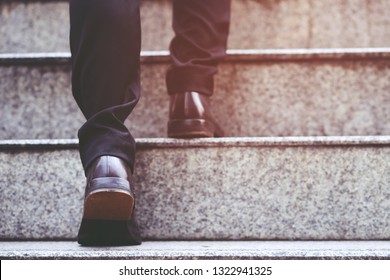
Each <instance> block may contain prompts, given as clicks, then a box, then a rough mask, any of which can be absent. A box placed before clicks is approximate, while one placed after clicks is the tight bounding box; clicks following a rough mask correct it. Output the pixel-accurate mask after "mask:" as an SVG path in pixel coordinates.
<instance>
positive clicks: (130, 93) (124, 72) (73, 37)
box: [70, 0, 141, 170]
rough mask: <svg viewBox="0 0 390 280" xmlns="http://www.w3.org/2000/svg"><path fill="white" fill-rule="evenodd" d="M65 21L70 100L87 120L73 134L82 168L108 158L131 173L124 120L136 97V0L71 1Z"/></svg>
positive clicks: (130, 148)
mask: <svg viewBox="0 0 390 280" xmlns="http://www.w3.org/2000/svg"><path fill="white" fill-rule="evenodd" d="M70 23H71V29H70V48H71V53H72V72H73V73H72V90H73V96H74V98H75V100H76V102H77V104H78V106H79V107H80V109H81V111H82V112H83V114H84V116H85V117H86V119H87V121H86V123H85V124H84V125H83V126H82V127H81V128H80V130H79V132H78V137H79V143H80V147H79V149H80V157H81V161H82V164H83V167H84V169H85V170H86V169H87V168H88V166H89V165H90V164H91V163H92V161H93V160H94V159H96V158H97V157H99V156H102V155H112V156H117V157H120V158H122V159H124V160H125V161H127V162H128V164H129V165H130V167H131V168H132V169H133V166H134V154H135V141H134V138H133V137H132V135H131V134H130V132H129V131H128V129H127V128H126V127H125V125H124V121H125V119H126V118H127V117H128V115H129V114H130V113H131V111H132V110H133V108H134V107H135V105H136V104H137V102H138V99H139V97H140V78H139V76H140V73H139V71H140V69H139V68H140V58H139V56H140V45H141V31H140V15H139V3H138V0H71V2H70Z"/></svg>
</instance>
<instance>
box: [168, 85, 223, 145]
mask: <svg viewBox="0 0 390 280" xmlns="http://www.w3.org/2000/svg"><path fill="white" fill-rule="evenodd" d="M222 136H223V131H222V129H221V128H220V127H219V125H218V124H217V123H216V122H215V120H214V118H213V117H212V115H211V109H210V103H209V97H208V96H207V95H203V94H200V93H198V92H194V91H188V92H184V93H177V94H172V95H170V106H169V121H168V137H171V138H198V137H222Z"/></svg>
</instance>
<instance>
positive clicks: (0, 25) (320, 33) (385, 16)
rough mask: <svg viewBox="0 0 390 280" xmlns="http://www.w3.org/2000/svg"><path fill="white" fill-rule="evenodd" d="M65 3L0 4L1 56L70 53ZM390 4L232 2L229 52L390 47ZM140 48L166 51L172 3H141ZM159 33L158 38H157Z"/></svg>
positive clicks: (308, 0)
mask: <svg viewBox="0 0 390 280" xmlns="http://www.w3.org/2000/svg"><path fill="white" fill-rule="evenodd" d="M68 10H69V8H68V3H67V2H66V1H58V2H49V3H39V2H36V1H34V2H31V3H27V4H26V3H25V2H23V3H22V2H18V1H15V3H1V4H0V37H1V38H2V42H3V43H2V44H1V45H0V52H48V51H53V52H54V51H68V50H69V42H68V38H69V12H68ZM389 11H390V3H389V1H387V0H376V1H364V0H347V1H338V0H330V1H326V2H324V1H311V0H295V1H288V0H282V1H260V0H241V1H232V23H231V28H230V29H231V32H230V34H231V35H230V38H229V48H233V49H245V48H249V49H253V48H259V49H263V48H351V47H386V46H389V44H390V14H389ZM141 16H142V31H143V42H142V45H143V49H145V50H162V49H167V48H168V45H169V42H170V40H171V38H172V36H173V32H172V29H171V16H172V11H171V2H170V1H167V0H159V1H154V0H143V1H141ZM156 34H158V36H156Z"/></svg>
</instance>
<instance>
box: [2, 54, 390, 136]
mask: <svg viewBox="0 0 390 280" xmlns="http://www.w3.org/2000/svg"><path fill="white" fill-rule="evenodd" d="M167 67H168V63H146V64H144V65H143V67H142V79H141V80H142V81H141V82H142V88H143V89H142V97H141V100H140V102H139V104H138V106H137V107H136V109H135V110H134V112H133V114H132V115H131V117H130V119H129V120H128V121H127V123H126V124H127V126H128V127H129V129H130V130H131V132H132V133H133V134H134V135H135V136H136V137H164V136H165V135H166V125H167V119H168V104H169V98H168V95H167V94H166V87H165V71H166V69H167ZM70 83H71V82H70V67H69V66H66V65H58V66H0V92H2V95H1V96H0V104H3V105H2V108H1V110H0V119H2V120H3V121H2V124H1V130H0V139H23V138H24V139H32V138H75V137H76V135H77V134H76V133H77V130H78V128H79V127H80V126H81V125H82V124H83V122H84V118H83V116H82V114H81V112H80V111H79V109H78V108H77V105H76V103H75V102H74V100H73V97H72V93H71V85H70ZM389 92H390V60H388V59H384V60H382V61H380V60H360V61H353V60H340V61H327V60H312V61H309V60H302V61H295V62H294V61H290V62H288V61H278V62H276V61H273V62H266V61H260V62H242V61H241V62H240V61H234V60H232V61H230V60H229V61H226V62H224V63H222V64H221V65H220V68H219V74H218V75H217V77H216V86H215V95H214V97H213V102H212V103H213V111H214V115H215V118H216V120H217V121H218V122H219V123H220V124H221V126H222V127H223V128H224V130H225V133H226V135H227V136H304V135H310V136H316V135H389V134H390V123H389V122H388V121H387V120H390V107H389V104H390V95H389Z"/></svg>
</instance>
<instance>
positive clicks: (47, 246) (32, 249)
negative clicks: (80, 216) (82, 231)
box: [0, 240, 390, 259]
mask: <svg viewBox="0 0 390 280" xmlns="http://www.w3.org/2000/svg"><path fill="white" fill-rule="evenodd" d="M389 257H390V241H380V240H378V241H146V242H143V244H142V245H140V246H123V247H82V246H80V245H78V244H77V243H76V242H75V241H18V242H6V241H1V242H0V258H1V259H161V258H165V259H214V258H218V259H221V258H223V259H297V258H299V259H383V258H389Z"/></svg>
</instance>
